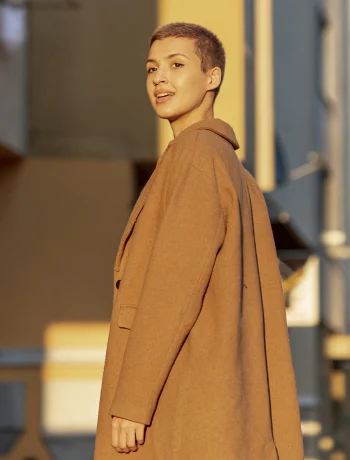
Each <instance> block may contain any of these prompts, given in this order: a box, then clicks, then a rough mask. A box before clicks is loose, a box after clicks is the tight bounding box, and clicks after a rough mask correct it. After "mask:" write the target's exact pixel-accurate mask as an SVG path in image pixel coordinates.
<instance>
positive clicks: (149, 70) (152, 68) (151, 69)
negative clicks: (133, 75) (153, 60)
mask: <svg viewBox="0 0 350 460" xmlns="http://www.w3.org/2000/svg"><path fill="white" fill-rule="evenodd" d="M154 70H157V69H155V68H154V67H151V68H150V69H148V70H147V73H152V72H153V71H154Z"/></svg>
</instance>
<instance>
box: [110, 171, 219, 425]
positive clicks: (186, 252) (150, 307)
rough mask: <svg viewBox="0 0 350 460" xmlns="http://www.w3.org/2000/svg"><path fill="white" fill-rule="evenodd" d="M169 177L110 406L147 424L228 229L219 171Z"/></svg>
mask: <svg viewBox="0 0 350 460" xmlns="http://www.w3.org/2000/svg"><path fill="white" fill-rule="evenodd" d="M174 174H175V171H174V172H172V177H173V178H174ZM169 183H170V184H171V185H170V188H169V189H168V191H167V197H166V202H165V210H164V214H163V217H162V219H161V223H160V226H159V231H158V235H157V237H156V240H155V243H154V245H153V249H152V253H151V256H150V259H149V263H148V267H147V270H146V275H145V278H144V282H143V287H142V291H141V295H140V301H139V304H138V305H137V308H136V316H135V318H134V321H133V324H132V328H131V331H130V334H129V338H128V343H127V346H126V350H125V354H124V359H123V363H122V368H121V372H120V377H119V381H118V385H117V389H116V392H115V395H114V399H113V402H112V405H111V407H110V412H109V413H110V414H111V415H114V416H117V417H121V418H124V419H128V420H132V421H135V422H139V423H143V424H146V425H149V424H150V423H151V419H152V416H153V413H154V411H155V407H156V404H157V400H158V398H159V395H160V392H161V390H162V388H163V385H164V383H165V382H166V379H167V377H168V375H169V372H170V369H171V367H172V365H173V363H174V361H175V359H176V357H177V355H178V353H179V350H180V348H181V346H182V344H183V343H184V341H185V339H186V336H187V335H188V333H189V332H190V330H191V328H192V326H193V325H194V323H195V321H196V319H197V317H198V315H199V313H200V309H201V305H202V299H203V295H204V293H205V290H206V287H207V284H208V282H209V279H210V275H211V272H212V269H213V266H214V262H215V258H216V255H217V252H218V250H219V249H220V247H221V245H222V243H223V240H224V235H225V218H224V215H223V210H222V207H221V202H220V196H219V192H218V188H217V185H216V181H215V176H214V174H213V177H209V175H208V174H207V173H206V172H203V171H202V170H200V169H198V168H197V166H194V165H193V164H188V165H186V166H185V167H183V169H182V172H181V174H179V175H177V177H176V179H175V180H174V181H170V182H169Z"/></svg>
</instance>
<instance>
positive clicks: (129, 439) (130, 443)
mask: <svg viewBox="0 0 350 460" xmlns="http://www.w3.org/2000/svg"><path fill="white" fill-rule="evenodd" d="M126 445H127V447H129V449H130V450H131V451H133V452H136V451H137V449H138V447H137V445H136V434H135V428H134V427H129V428H128V429H127V431H126Z"/></svg>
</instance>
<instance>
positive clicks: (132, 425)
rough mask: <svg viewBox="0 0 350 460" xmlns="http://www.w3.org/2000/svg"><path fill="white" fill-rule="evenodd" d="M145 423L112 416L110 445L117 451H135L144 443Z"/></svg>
mask: <svg viewBox="0 0 350 460" xmlns="http://www.w3.org/2000/svg"><path fill="white" fill-rule="evenodd" d="M144 439H145V425H143V424H142V423H137V422H132V421H131V420H125V419H123V418H119V417H114V416H113V417H112V446H113V447H114V448H115V449H116V451H117V452H119V453H125V454H126V453H129V452H131V451H132V452H136V451H137V450H138V448H139V445H142V444H143V443H144Z"/></svg>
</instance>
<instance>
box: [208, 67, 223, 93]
mask: <svg viewBox="0 0 350 460" xmlns="http://www.w3.org/2000/svg"><path fill="white" fill-rule="evenodd" d="M220 83H221V69H220V67H213V68H212V69H210V70H209V72H208V89H210V90H213V89H216V88H218V87H219V86H220Z"/></svg>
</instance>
